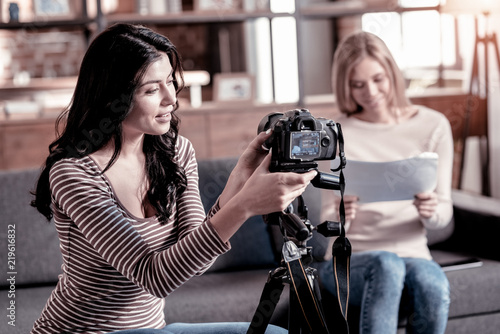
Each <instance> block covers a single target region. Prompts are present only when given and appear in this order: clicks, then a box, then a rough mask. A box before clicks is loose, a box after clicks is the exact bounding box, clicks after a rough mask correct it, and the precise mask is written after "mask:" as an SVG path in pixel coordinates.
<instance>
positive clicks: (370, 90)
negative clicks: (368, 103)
mask: <svg viewBox="0 0 500 334" xmlns="http://www.w3.org/2000/svg"><path fill="white" fill-rule="evenodd" d="M377 93H378V86H377V84H376V83H374V82H368V83H367V85H366V94H367V95H368V96H375V95H377Z"/></svg>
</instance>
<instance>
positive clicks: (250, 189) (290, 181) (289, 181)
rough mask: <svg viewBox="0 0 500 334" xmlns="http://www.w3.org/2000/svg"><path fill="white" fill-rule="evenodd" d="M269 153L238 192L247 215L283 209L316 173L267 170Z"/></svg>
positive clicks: (299, 193) (269, 160)
mask: <svg viewBox="0 0 500 334" xmlns="http://www.w3.org/2000/svg"><path fill="white" fill-rule="evenodd" d="M270 162H271V154H268V155H267V156H266V157H265V158H264V160H263V161H262V163H261V164H260V165H259V167H257V168H256V169H255V171H254V173H253V174H252V175H251V176H250V178H249V179H248V180H247V182H246V183H245V185H244V186H243V188H242V189H241V190H240V191H239V192H238V194H237V196H238V199H237V200H238V201H241V202H242V203H245V206H246V207H247V209H248V210H249V213H248V214H249V216H255V215H263V214H268V213H272V212H279V211H282V210H285V209H286V208H287V207H288V205H289V204H290V203H291V202H293V200H294V199H295V198H297V197H299V196H300V195H302V193H303V192H304V191H305V189H306V187H307V185H308V184H309V183H310V182H311V180H312V179H313V178H314V177H315V176H316V175H317V173H318V172H317V171H315V170H313V171H309V172H307V173H301V174H299V173H292V172H277V173H271V172H269V164H270Z"/></svg>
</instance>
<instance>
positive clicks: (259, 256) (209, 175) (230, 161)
mask: <svg viewBox="0 0 500 334" xmlns="http://www.w3.org/2000/svg"><path fill="white" fill-rule="evenodd" d="M237 161H238V160H237V158H223V159H214V160H202V161H198V171H199V189H200V196H201V200H202V202H203V206H204V207H205V211H207V212H208V210H210V208H211V207H212V206H213V205H214V204H215V202H216V201H217V198H218V197H219V195H220V193H221V192H222V190H223V189H224V187H225V185H226V182H227V179H228V177H229V174H231V171H232V170H233V168H234V166H235V165H236V163H237ZM269 228H270V227H269V226H268V225H267V224H265V223H264V220H263V219H262V217H261V216H255V217H251V218H250V219H248V220H247V221H246V222H245V223H244V224H243V226H242V227H241V228H240V229H239V230H238V231H237V232H236V233H235V234H234V235H233V236H232V237H231V239H230V240H229V241H230V242H231V250H230V251H229V252H227V253H225V254H223V255H221V256H219V258H218V259H217V260H216V261H215V263H214V264H213V265H212V267H211V268H210V269H209V270H208V271H209V272H213V271H223V270H237V269H241V268H245V269H252V268H270V267H272V266H276V265H277V262H276V261H275V256H274V253H273V247H272V243H271V242H272V241H271V235H270V233H269Z"/></svg>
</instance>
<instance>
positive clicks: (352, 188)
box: [332, 152, 438, 203]
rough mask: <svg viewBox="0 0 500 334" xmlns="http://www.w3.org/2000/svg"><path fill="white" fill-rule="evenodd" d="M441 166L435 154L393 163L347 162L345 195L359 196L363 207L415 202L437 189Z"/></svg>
mask: <svg viewBox="0 0 500 334" xmlns="http://www.w3.org/2000/svg"><path fill="white" fill-rule="evenodd" d="M437 164H438V155H437V154H436V153H432V152H426V153H422V154H420V155H418V156H415V157H412V158H409V159H405V160H399V161H390V162H364V161H355V160H347V164H346V167H345V169H344V176H345V183H346V187H345V195H355V196H358V197H359V201H360V202H362V203H368V202H380V201H400V200H409V199H414V196H415V195H416V194H418V193H421V192H428V191H433V190H434V189H435V188H436V184H437ZM332 166H336V165H335V162H332Z"/></svg>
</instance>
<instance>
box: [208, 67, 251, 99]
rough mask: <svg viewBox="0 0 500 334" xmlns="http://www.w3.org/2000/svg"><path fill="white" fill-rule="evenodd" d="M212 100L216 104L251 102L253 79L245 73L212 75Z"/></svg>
mask: <svg viewBox="0 0 500 334" xmlns="http://www.w3.org/2000/svg"><path fill="white" fill-rule="evenodd" d="M213 92H214V93H213V100H214V101H216V102H245V101H246V102H249V103H251V102H253V101H254V98H255V78H254V76H253V75H251V74H248V73H246V72H237V73H217V74H215V75H214V88H213Z"/></svg>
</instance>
